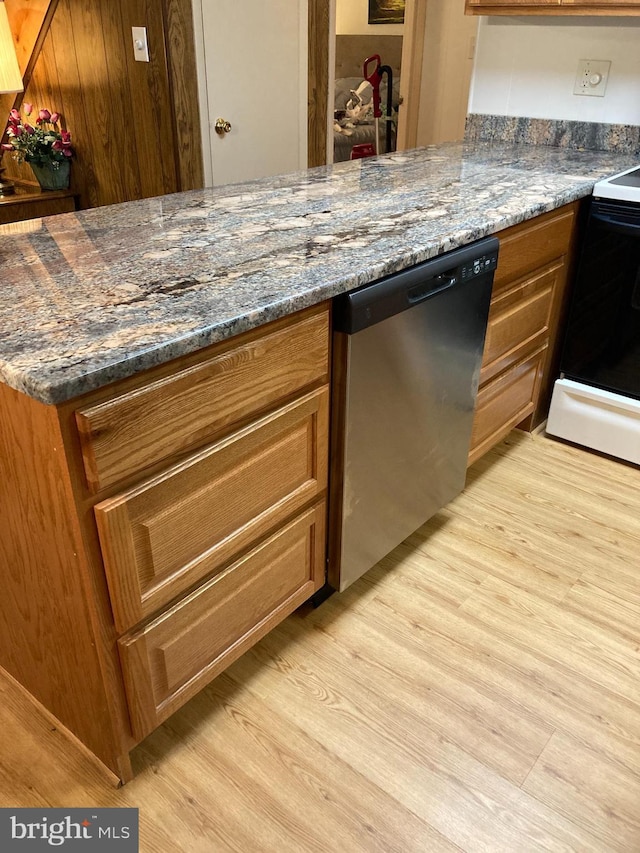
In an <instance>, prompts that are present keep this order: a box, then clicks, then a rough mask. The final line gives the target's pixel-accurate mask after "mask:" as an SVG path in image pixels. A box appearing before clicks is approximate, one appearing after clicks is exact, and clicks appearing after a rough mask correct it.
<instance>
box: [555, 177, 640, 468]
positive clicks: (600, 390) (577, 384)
mask: <svg viewBox="0 0 640 853" xmlns="http://www.w3.org/2000/svg"><path fill="white" fill-rule="evenodd" d="M560 369H561V378H560V379H559V380H558V381H557V382H556V383H555V386H554V391H553V398H552V401H551V409H550V412H549V420H548V423H547V432H548V433H550V434H551V435H556V436H558V437H560V438H565V439H568V440H569V441H574V442H576V443H577V444H581V445H584V446H585V447H590V448H593V449H594V450H599V451H601V452H603V453H608V454H611V455H612V456H616V457H618V458H620V459H625V460H627V461H629V462H634V463H636V464H640V168H639V167H634V168H632V169H628V170H627V171H626V172H622V173H621V174H619V175H615V176H614V177H612V178H608V179H606V180H603V181H599V182H598V183H597V184H596V185H595V187H594V190H593V196H592V198H591V202H590V210H589V218H588V222H587V226H586V232H585V236H584V241H583V245H582V252H581V256H580V262H579V267H578V274H577V278H576V282H575V285H574V290H573V293H572V297H571V308H570V313H569V319H568V324H567V329H566V334H565V341H564V348H563V354H562V360H561V364H560Z"/></svg>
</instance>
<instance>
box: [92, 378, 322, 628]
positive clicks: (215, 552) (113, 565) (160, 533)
mask: <svg viewBox="0 0 640 853" xmlns="http://www.w3.org/2000/svg"><path fill="white" fill-rule="evenodd" d="M328 398H329V392H328V389H327V388H326V387H325V388H322V389H319V390H318V391H315V392H313V393H312V394H308V395H307V396H306V397H303V398H302V399H301V400H299V401H297V402H295V403H291V404H290V405H288V406H285V407H284V408H282V409H279V410H278V411H277V412H274V413H273V414H271V415H269V416H267V417H266V418H262V419H261V420H259V421H257V422H256V423H254V424H251V426H249V427H246V428H244V429H243V430H240V431H238V432H236V433H234V434H233V435H231V436H229V437H227V438H226V439H223V440H222V441H220V442H218V443H217V444H215V445H212V446H211V447H209V448H206V449H205V450H203V451H202V452H201V453H199V454H197V455H196V456H193V457H190V458H189V459H187V460H186V461H184V462H182V463H181V464H180V465H176V466H175V467H173V468H171V469H169V470H168V471H167V472H165V473H163V474H162V475H160V476H158V477H155V478H153V479H150V480H148V481H146V482H145V483H143V484H142V485H141V486H139V487H137V488H135V489H132V490H131V491H129V492H125V493H124V494H122V495H119V496H118V497H116V498H112V499H110V500H107V501H104V502H102V503H101V504H98V505H97V506H96V508H95V514H96V520H97V523H98V532H99V535H100V542H101V545H102V552H103V558H104V563H105V569H106V573H107V580H108V584H109V590H110V593H111V600H112V606H113V612H114V617H115V622H116V627H117V628H118V630H119V631H120V632H122V631H125V630H128V629H129V628H130V627H131V626H132V625H135V624H136V623H137V622H139V621H140V620H141V619H143V618H146V617H148V616H149V615H151V614H152V613H153V612H155V611H157V610H158V609H159V608H161V607H163V606H165V605H166V604H167V603H168V602H169V601H171V599H173V598H175V597H176V596H178V595H180V594H181V593H183V592H184V591H185V590H186V589H188V588H189V587H192V586H194V585H195V584H196V583H197V582H199V581H200V580H201V579H202V578H203V577H205V576H206V575H208V574H211V573H212V572H214V571H216V570H217V569H219V568H220V567H221V566H223V565H224V564H225V563H226V562H228V561H229V560H231V559H233V557H234V556H235V555H236V554H238V553H239V552H240V551H241V550H243V549H245V548H248V547H249V546H250V545H251V543H252V542H254V541H255V540H256V539H257V538H258V537H260V536H264V535H265V534H267V533H268V532H269V530H271V529H273V527H275V526H276V525H277V524H278V523H282V522H283V521H284V520H286V519H287V518H288V517H289V516H291V515H292V514H293V513H294V512H296V511H297V510H299V509H300V508H301V507H302V506H303V505H304V504H306V503H308V502H309V501H311V500H313V499H314V498H315V497H316V496H317V495H319V493H320V492H322V491H323V490H324V489H325V488H326V485H327V455H328V454H327V444H328V438H327V430H328V427H327V422H328Z"/></svg>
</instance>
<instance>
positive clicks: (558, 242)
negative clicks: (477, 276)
mask: <svg viewBox="0 0 640 853" xmlns="http://www.w3.org/2000/svg"><path fill="white" fill-rule="evenodd" d="M574 220H575V208H574V207H573V206H572V207H570V208H568V209H565V210H563V211H561V212H558V211H554V212H553V213H551V214H545V215H544V216H540V217H538V219H534V220H533V221H531V222H526V223H524V224H523V225H516V226H514V227H513V228H508V229H507V230H506V231H504V232H501V233H500V235H499V237H500V254H499V256H498V268H497V270H496V275H495V279H494V284H493V295H494V296H496V295H497V294H498V293H500V291H501V290H502V289H503V288H504V287H510V286H511V284H512V283H513V282H514V281H515V280H516V279H518V278H522V277H523V276H525V275H527V274H528V273H530V272H533V271H534V270H536V269H539V268H540V267H542V266H544V265H545V264H549V263H551V262H552V261H555V260H556V258H559V257H561V256H562V255H564V254H565V253H566V252H567V248H568V246H569V241H570V239H571V234H572V231H573V225H574Z"/></svg>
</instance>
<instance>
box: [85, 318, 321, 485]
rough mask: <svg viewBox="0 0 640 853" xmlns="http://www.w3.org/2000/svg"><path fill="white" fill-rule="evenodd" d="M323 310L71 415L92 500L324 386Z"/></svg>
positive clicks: (236, 344) (232, 345) (231, 345)
mask: <svg viewBox="0 0 640 853" xmlns="http://www.w3.org/2000/svg"><path fill="white" fill-rule="evenodd" d="M328 370H329V315H328V311H327V310H326V309H324V310H321V311H319V312H318V311H317V310H316V311H315V312H314V313H312V314H311V316H308V314H307V316H306V317H304V318H302V319H299V320H297V321H296V322H291V323H288V324H285V325H284V326H281V327H280V328H277V329H275V330H273V331H271V332H269V333H263V334H262V335H259V336H255V337H253V338H252V339H250V340H247V341H246V342H245V343H242V344H238V343H233V344H230V345H229V346H227V347H226V348H223V349H222V351H216V352H215V354H214V355H212V356H211V357H210V358H208V359H206V360H204V361H202V362H201V363H199V364H196V365H195V366H193V367H190V368H188V369H185V370H181V371H179V372H177V373H174V374H172V375H170V376H168V377H165V378H162V379H159V380H157V381H155V382H151V383H149V384H148V385H145V386H144V387H143V388H139V389H136V390H134V391H131V392H129V393H126V394H123V395H122V396H120V397H115V398H114V399H111V400H108V401H106V402H104V403H99V404H97V405H95V406H90V407H88V408H86V409H82V410H80V411H78V412H77V413H76V421H77V424H78V431H79V434H80V442H81V446H82V456H83V461H84V466H85V472H86V477H87V481H88V483H89V486H90V488H91V489H92V491H94V492H96V491H98V490H100V489H103V488H105V487H108V486H111V485H113V484H114V483H117V482H119V481H120V480H123V479H125V478H127V477H131V476H132V475H133V474H135V473H137V472H141V471H144V469H145V468H148V467H150V466H152V465H157V464H158V463H159V462H163V461H164V460H165V459H168V458H169V457H170V456H172V455H173V456H175V455H176V454H179V453H184V452H185V451H189V450H190V449H193V448H195V447H198V446H202V445H203V444H206V443H207V442H209V441H212V440H213V439H214V438H216V437H217V436H219V435H222V434H224V433H225V431H226V432H229V431H230V430H231V429H232V428H233V425H234V424H235V423H238V422H241V421H246V419H247V418H248V417H251V416H252V415H258V414H261V413H262V412H264V411H265V410H267V409H268V408H269V407H275V406H276V405H277V404H278V403H279V402H280V401H283V400H285V399H286V398H288V397H291V396H292V395H293V394H294V393H296V392H300V391H302V390H304V389H305V388H308V387H310V386H312V385H314V384H317V383H320V382H326V381H327V379H328Z"/></svg>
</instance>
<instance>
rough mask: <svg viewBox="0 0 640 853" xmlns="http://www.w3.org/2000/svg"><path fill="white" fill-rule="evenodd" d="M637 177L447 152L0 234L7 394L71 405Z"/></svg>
mask: <svg viewBox="0 0 640 853" xmlns="http://www.w3.org/2000/svg"><path fill="white" fill-rule="evenodd" d="M636 163H637V157H634V156H632V155H628V154H612V153H608V152H603V151H597V152H594V151H574V150H567V149H562V148H553V147H549V146H546V147H543V146H536V145H496V144H491V143H481V142H475V143H467V144H463V143H453V144H445V145H440V146H434V147H430V148H425V149H418V150H415V151H409V152H403V153H398V154H391V155H386V156H382V157H379V158H369V159H364V160H359V161H354V162H352V163H341V164H338V165H336V166H333V167H327V168H320V169H313V170H310V171H308V172H301V173H296V174H293V175H287V176H279V177H277V178H271V179H264V180H261V181H255V182H252V183H247V184H240V185H235V186H227V187H217V188H213V189H206V190H195V191H192V192H187V193H178V194H176V195H170V196H163V197H159V198H152V199H145V200H143V201H138V202H129V203H126V204H120V205H114V206H111V207H103V208H97V209H95V210H87V211H81V212H78V213H69V214H62V215H59V216H54V217H49V218H47V219H43V220H34V221H32V222H25V223H19V224H17V225H8V226H0V268H1V277H0V294H1V299H0V329H1V330H2V331H1V332H0V379H1V380H2V381H4V382H5V383H6V384H7V385H10V386H11V387H13V388H16V389H18V390H20V391H23V392H25V393H26V394H29V395H30V396H32V397H35V398H36V399H38V400H41V401H43V402H45V403H58V402H62V401H64V400H68V399H71V398H72V397H75V396H77V395H79V394H82V393H84V392H86V391H89V390H92V389H95V388H98V387H101V386H103V385H106V384H107V383H109V382H111V381H114V380H116V379H120V378H123V377H125V376H130V375H132V374H135V373H137V372H139V371H141V370H144V369H145V368H148V367H152V366H153V365H156V364H160V363H162V362H165V361H168V360H169V359H172V358H175V357H177V356H180V355H183V354H186V353H189V352H193V351H195V350H197V349H200V348H201V347H203V346H206V345H207V344H210V343H213V342H215V341H219V340H222V339H224V338H228V337H231V336H232V335H235V334H238V333H239V332H242V331H244V330H246V329H250V328H253V327H256V326H259V325H261V324H263V323H266V322H268V321H269V320H273V319H276V318H278V317H282V316H284V315H286V314H290V313H292V312H293V311H297V310H299V309H301V308H304V307H306V306H309V305H313V304H315V303H317V302H320V301H322V300H324V299H328V298H330V297H332V296H335V295H337V294H339V293H343V292H345V291H347V290H352V289H353V288H355V287H358V286H359V285H362V284H366V283H368V282H370V281H374V280H375V279H377V278H380V277H382V276H384V275H387V274H388V273H391V272H395V271H397V270H400V269H403V268H404V267H407V266H410V265H412V264H415V263H419V262H420V261H423V260H426V259H428V258H431V257H434V256H435V255H439V254H441V253H443V252H446V251H448V250H449V249H453V248H455V247H457V246H461V245H464V244H466V243H469V242H471V241H472V240H475V239H477V238H479V237H483V236H485V235H486V234H491V233H494V232H496V231H499V230H501V229H503V228H506V227H508V226H510V225H514V224H516V223H518V222H521V221H523V220H525V219H528V218H530V217H532V216H535V215H537V214H540V213H543V212H545V211H548V210H552V209H554V208H556V207H559V206H560V205H562V204H566V203H568V202H571V201H574V200H576V199H579V198H581V197H583V196H586V195H588V194H589V193H590V192H591V189H592V187H593V184H594V182H595V181H596V180H597V179H598V178H600V177H602V176H605V175H610V174H613V173H616V172H619V171H622V170H623V169H626V168H628V167H630V166H633V165H634V164H636ZM22 229H24V232H23V231H22Z"/></svg>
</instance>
